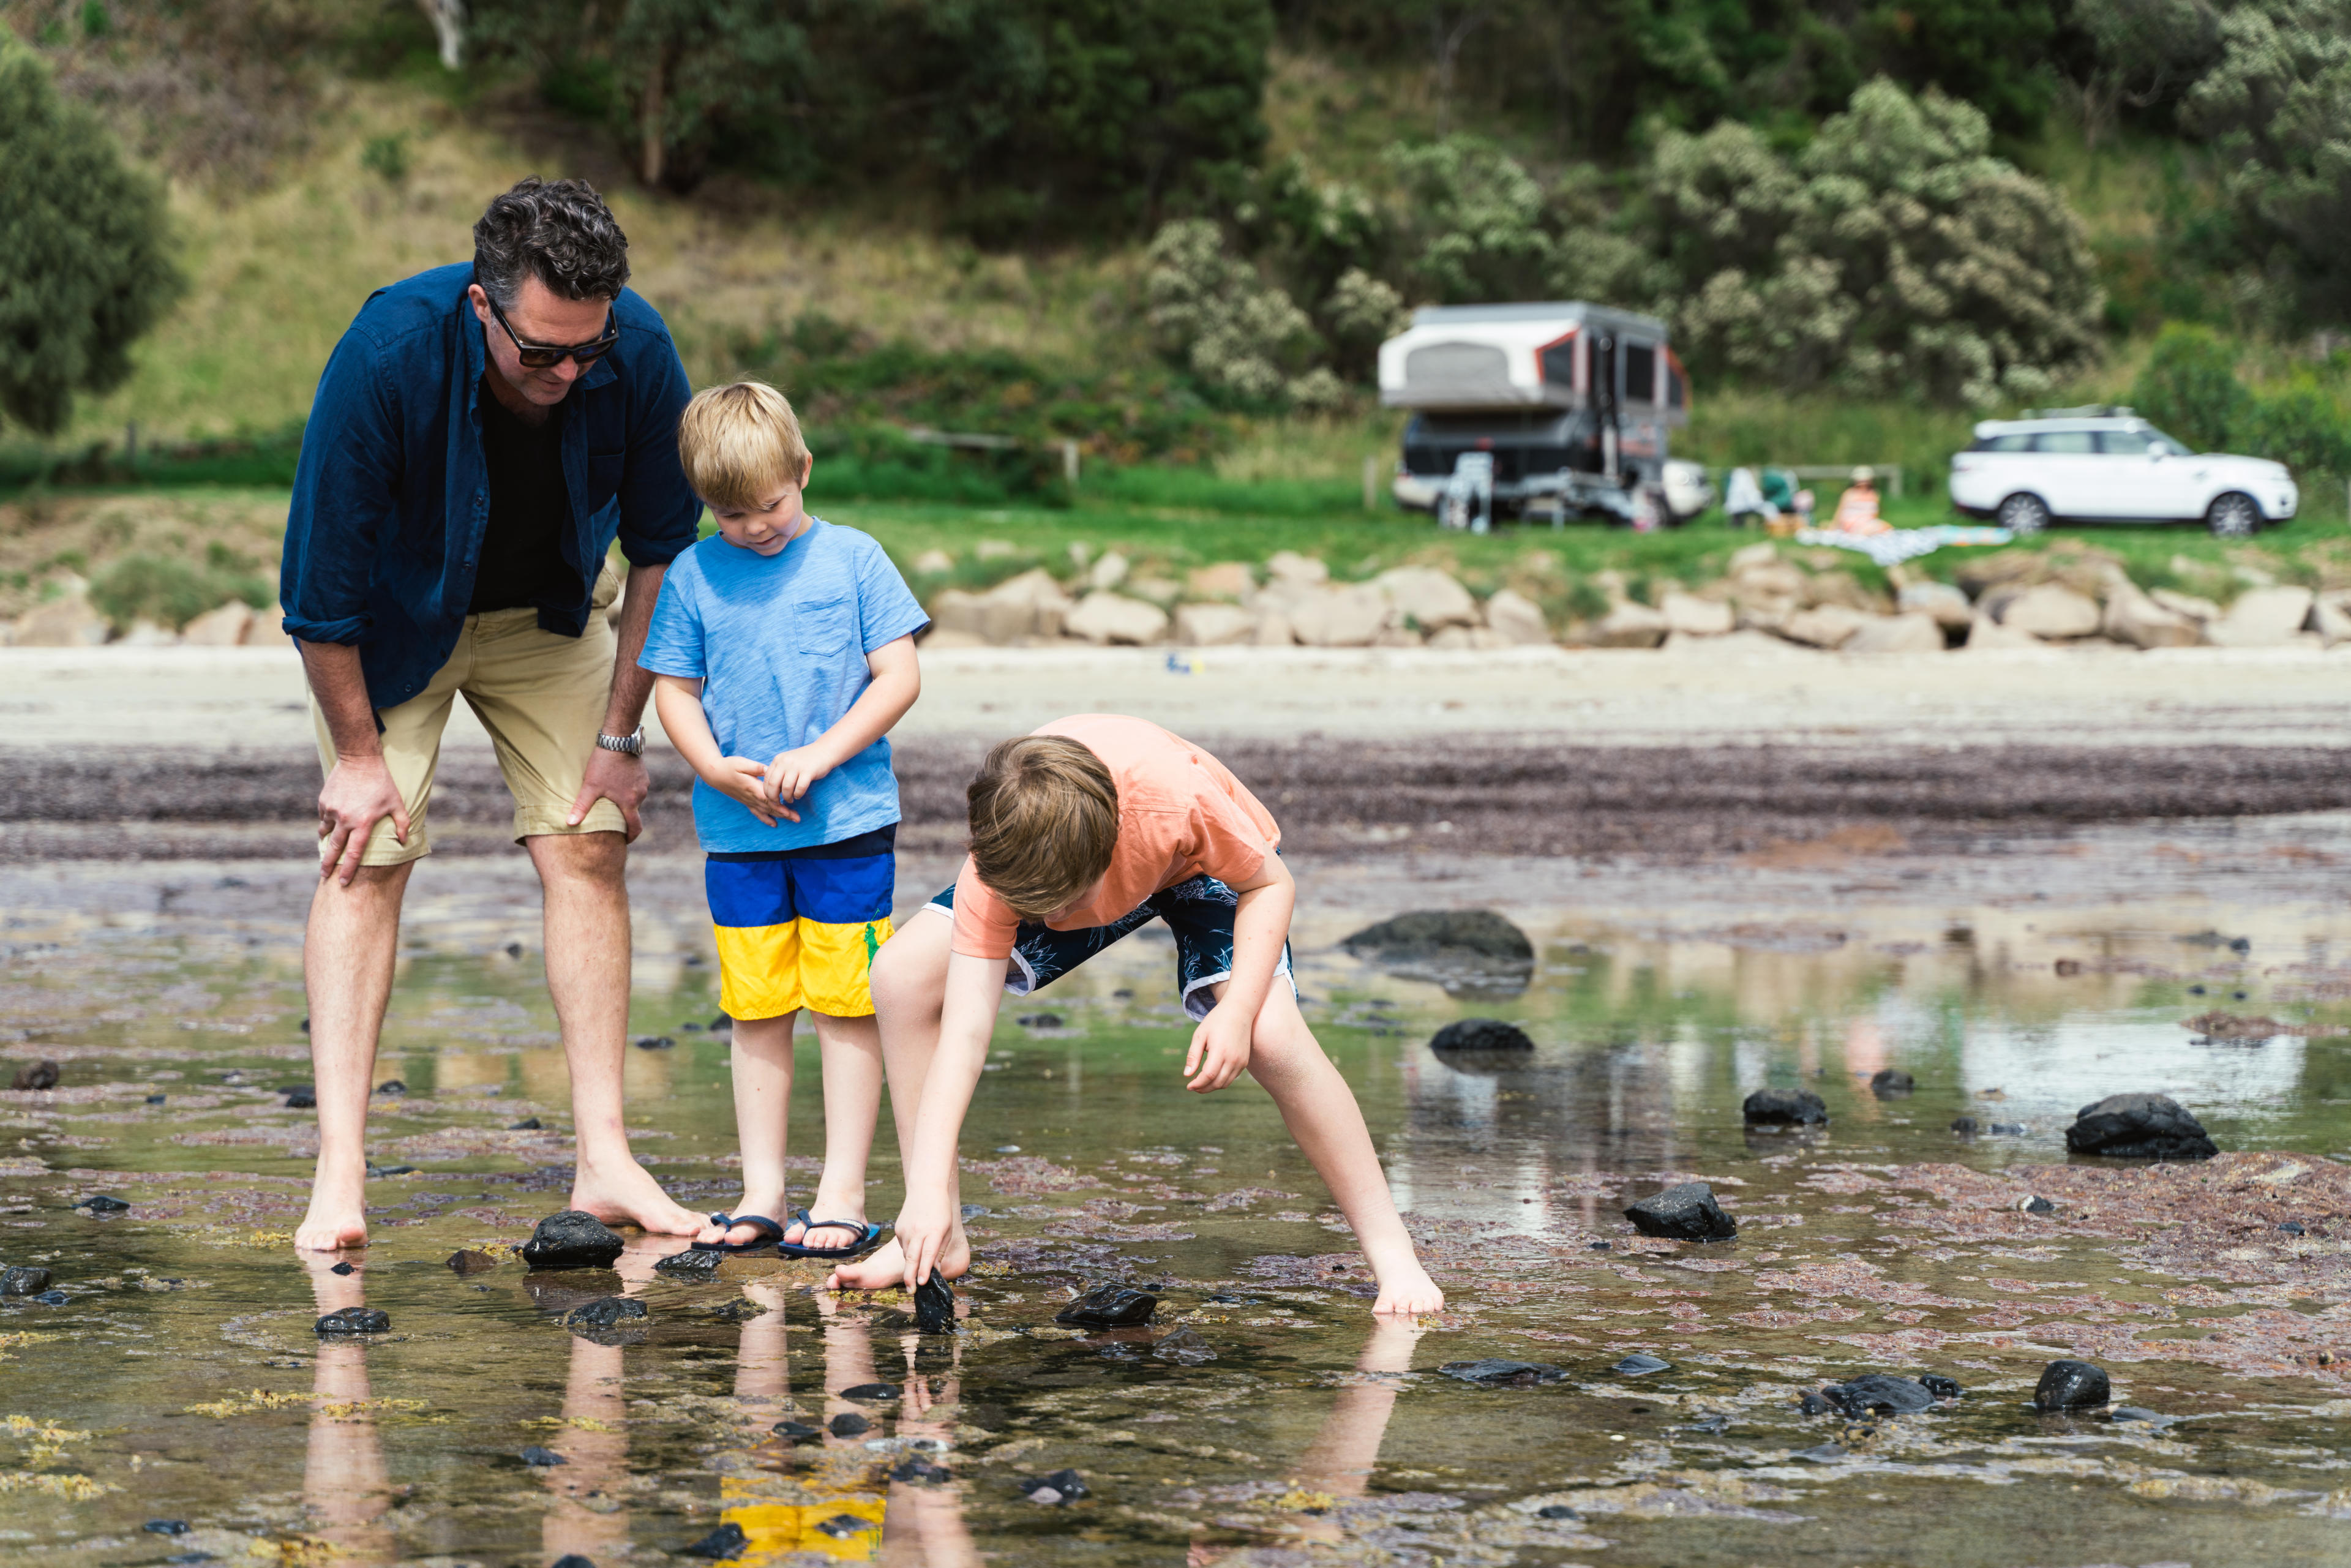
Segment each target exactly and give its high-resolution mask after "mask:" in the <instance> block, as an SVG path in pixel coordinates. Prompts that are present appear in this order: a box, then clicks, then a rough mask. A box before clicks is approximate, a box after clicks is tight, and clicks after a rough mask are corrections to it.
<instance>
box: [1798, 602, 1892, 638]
mask: <svg viewBox="0 0 2351 1568" xmlns="http://www.w3.org/2000/svg"><path fill="white" fill-rule="evenodd" d="M1870 619H1871V617H1870V616H1868V615H1867V614H1865V613H1864V612H1861V611H1858V610H1855V609H1852V608H1850V607H1848V606H1846V605H1843V604H1821V605H1815V606H1814V607H1813V608H1812V609H1810V610H1799V611H1797V612H1795V613H1794V614H1792V615H1791V616H1789V617H1788V618H1787V619H1786V620H1785V621H1782V622H1780V627H1779V632H1780V635H1781V636H1782V637H1785V638H1786V639H1788V641H1790V642H1791V643H1803V644H1804V645H1805V646H1806V647H1808V648H1842V647H1844V645H1845V643H1847V642H1848V641H1850V640H1851V639H1852V637H1853V635H1854V633H1855V632H1858V631H1860V630H1861V629H1862V628H1863V627H1864V626H1865V625H1867V624H1868V623H1869V621H1870Z"/></svg>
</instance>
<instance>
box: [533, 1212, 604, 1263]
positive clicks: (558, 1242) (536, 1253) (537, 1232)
mask: <svg viewBox="0 0 2351 1568" xmlns="http://www.w3.org/2000/svg"><path fill="white" fill-rule="evenodd" d="M623 1245H624V1244H623V1243H622V1240H621V1239H620V1238H619V1237H618V1236H616V1235H614V1234H613V1233H612V1231H611V1228H609V1227H607V1226H606V1225H605V1223H604V1222H603V1221H602V1220H601V1219H599V1218H596V1217H595V1216H594V1215H592V1214H590V1213H588V1212H587V1211H586V1210H584V1209H578V1208H567V1209H565V1210H564V1211H563V1212H562V1213H560V1214H550V1215H549V1216H548V1217H547V1218H545V1219H542V1220H540V1221H539V1222H538V1226H537V1228H534V1229H533V1230H532V1231H531V1233H530V1239H529V1240H528V1241H526V1242H524V1243H523V1246H522V1260H523V1261H524V1262H526V1263H528V1264H529V1265H530V1266H531V1267H532V1268H534V1269H609V1268H611V1266H612V1262H613V1260H615V1259H617V1258H619V1257H620V1255H621V1250H622V1246H623Z"/></svg>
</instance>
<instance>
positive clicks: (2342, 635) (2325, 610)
mask: <svg viewBox="0 0 2351 1568" xmlns="http://www.w3.org/2000/svg"><path fill="white" fill-rule="evenodd" d="M2308 629H2309V630H2310V631H2313V632H2317V633H2318V640H2319V641H2320V642H2321V643H2325V645H2326V646H2327V647H2329V648H2332V647H2333V646H2335V643H2346V642H2351V611H2346V610H2345V609H2344V608H2343V607H2342V606H2341V605H2339V604H2336V603H2334V602H2333V601H2328V600H2325V599H2322V600H2320V601H2318V602H2316V603H2315V604H2313V605H2312V606H2311V607H2310V625H2309V628H2308Z"/></svg>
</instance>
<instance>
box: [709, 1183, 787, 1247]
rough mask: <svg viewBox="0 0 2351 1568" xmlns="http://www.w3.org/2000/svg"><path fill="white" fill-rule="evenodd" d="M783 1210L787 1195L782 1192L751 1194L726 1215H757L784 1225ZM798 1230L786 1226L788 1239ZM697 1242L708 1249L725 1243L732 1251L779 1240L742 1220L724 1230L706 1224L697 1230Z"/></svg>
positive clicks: (727, 1210)
mask: <svg viewBox="0 0 2351 1568" xmlns="http://www.w3.org/2000/svg"><path fill="white" fill-rule="evenodd" d="M783 1208H784V1195H783V1194H782V1193H780V1192H777V1193H764V1192H747V1193H745V1194H744V1195H743V1201H742V1202H740V1203H738V1204H737V1205H736V1206H735V1207H732V1208H729V1209H726V1210H724V1211H723V1212H725V1213H727V1214H756V1215H758V1216H760V1217H762V1218H768V1219H772V1220H775V1221H776V1222H777V1223H778V1224H783V1219H784V1215H783ZM798 1228H799V1227H797V1226H793V1225H785V1226H784V1233H785V1236H786V1237H787V1239H789V1238H790V1235H791V1232H792V1231H794V1230H796V1229H798ZM694 1239H695V1240H696V1241H699V1242H701V1243H702V1244H703V1245H705V1246H715V1245H716V1244H717V1243H718V1242H719V1241H721V1240H724V1241H725V1242H726V1244H727V1245H728V1246H729V1247H749V1246H751V1245H753V1244H754V1243H756V1242H760V1241H773V1240H774V1239H775V1237H774V1236H773V1235H772V1234H770V1233H769V1232H768V1231H765V1230H762V1229H760V1228H758V1226H756V1225H746V1224H744V1223H743V1222H742V1221H741V1220H739V1219H738V1220H737V1221H736V1222H735V1223H734V1224H732V1225H729V1226H724V1227H722V1226H717V1225H712V1224H708V1223H705V1224H703V1225H701V1226H698V1227H696V1228H695V1232H694Z"/></svg>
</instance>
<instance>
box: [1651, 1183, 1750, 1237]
mask: <svg viewBox="0 0 2351 1568" xmlns="http://www.w3.org/2000/svg"><path fill="white" fill-rule="evenodd" d="M1625 1218H1627V1219H1629V1220H1631V1221H1632V1222H1633V1228H1634V1229H1635V1230H1637V1231H1639V1232H1640V1233H1641V1234H1642V1235H1644V1236H1659V1237H1664V1238H1667V1239H1670V1240H1675V1241H1728V1240H1729V1239H1731V1238H1732V1237H1734V1236H1737V1235H1738V1234H1739V1222H1738V1221H1737V1220H1735V1219H1733V1218H1730V1216H1729V1215H1728V1214H1725V1213H1724V1212H1723V1211H1722V1205H1721V1204H1719V1203H1718V1202H1717V1201H1715V1197H1714V1189H1713V1188H1712V1187H1710V1186H1707V1184H1706V1183H1704V1182H1702V1181H1686V1182H1678V1183H1677V1184H1675V1185H1674V1186H1669V1187H1667V1188H1666V1190H1665V1191H1663V1192H1661V1193H1658V1194H1656V1196H1654V1197H1645V1198H1643V1199H1641V1201H1640V1202H1638V1203H1635V1204H1628V1205H1626V1206H1625Z"/></svg>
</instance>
